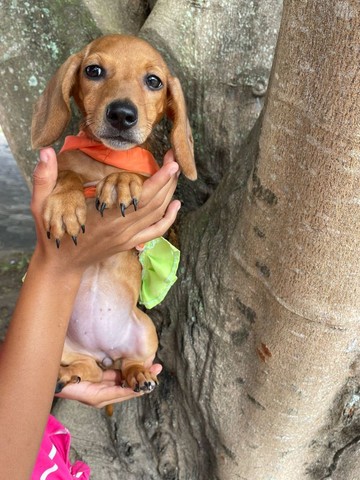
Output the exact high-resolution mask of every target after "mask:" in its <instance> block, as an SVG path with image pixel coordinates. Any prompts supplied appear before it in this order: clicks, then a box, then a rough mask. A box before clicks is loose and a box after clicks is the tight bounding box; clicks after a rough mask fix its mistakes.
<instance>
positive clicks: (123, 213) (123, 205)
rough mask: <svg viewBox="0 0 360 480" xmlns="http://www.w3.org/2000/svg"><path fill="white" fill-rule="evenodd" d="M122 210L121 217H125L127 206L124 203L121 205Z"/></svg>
mask: <svg viewBox="0 0 360 480" xmlns="http://www.w3.org/2000/svg"><path fill="white" fill-rule="evenodd" d="M120 210H121V215H122V216H123V217H125V204H124V203H120Z"/></svg>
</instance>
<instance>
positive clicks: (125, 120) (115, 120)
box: [106, 100, 138, 132]
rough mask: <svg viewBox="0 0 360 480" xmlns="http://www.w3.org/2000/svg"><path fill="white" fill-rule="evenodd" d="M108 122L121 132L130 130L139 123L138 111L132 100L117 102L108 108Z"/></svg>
mask: <svg viewBox="0 0 360 480" xmlns="http://www.w3.org/2000/svg"><path fill="white" fill-rule="evenodd" d="M106 121H107V122H108V123H109V124H110V125H111V126H112V127H113V128H115V129H116V130H118V131H119V132H122V131H124V130H129V129H130V128H132V127H134V126H135V125H136V124H137V122H138V110H137V108H136V106H135V105H134V104H133V103H132V102H131V101H130V100H116V101H114V102H111V103H110V104H109V105H108V106H107V109H106Z"/></svg>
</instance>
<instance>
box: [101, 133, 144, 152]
mask: <svg viewBox="0 0 360 480" xmlns="http://www.w3.org/2000/svg"><path fill="white" fill-rule="evenodd" d="M98 138H99V140H100V141H101V142H102V143H103V144H104V145H106V146H107V147H109V148H112V149H113V150H129V149H130V148H133V147H136V146H138V145H139V143H140V142H137V141H135V140H134V139H132V138H127V137H125V136H123V135H121V134H118V135H106V134H105V135H99V136H98ZM141 143H142V142H141Z"/></svg>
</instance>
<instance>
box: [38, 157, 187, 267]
mask: <svg viewBox="0 0 360 480" xmlns="http://www.w3.org/2000/svg"><path fill="white" fill-rule="evenodd" d="M178 172H179V166H178V164H177V163H176V162H175V161H174V156H173V153H172V151H169V152H168V153H167V154H166V155H165V158H164V165H163V167H162V168H161V169H160V170H159V171H158V172H157V173H156V174H155V175H153V176H152V177H150V178H149V179H147V180H146V181H145V183H144V185H143V191H142V196H141V200H140V202H139V206H138V210H137V211H136V212H135V211H132V212H131V211H129V212H127V214H126V217H122V216H121V215H119V211H118V210H117V209H109V210H107V211H106V215H104V218H101V217H99V213H98V212H97V210H96V208H95V205H94V202H93V201H91V202H89V205H88V213H87V221H86V233H85V234H84V235H81V236H80V237H79V239H78V244H79V245H78V247H75V246H74V244H73V242H72V240H71V238H70V237H69V236H67V235H66V236H65V237H64V238H63V240H62V242H61V247H60V249H59V250H58V249H56V247H55V242H53V241H49V240H48V239H47V238H46V232H45V229H44V227H43V221H42V211H43V205H44V202H45V199H46V198H47V196H48V195H49V194H50V193H51V191H52V190H53V188H54V186H55V183H56V178H57V159H56V155H55V152H54V150H53V149H52V148H46V149H43V150H42V151H41V152H40V162H39V164H38V165H37V167H36V169H35V172H34V189H33V196H32V203H31V209H32V212H33V216H34V219H35V225H36V232H37V245H36V249H35V255H38V256H40V257H41V261H42V262H44V261H45V262H50V263H51V264H52V265H53V267H54V268H56V269H57V271H58V272H59V273H61V271H64V270H65V271H69V269H72V270H80V271H82V270H84V269H85V268H87V267H88V266H89V265H91V264H92V263H95V262H97V261H100V260H102V259H104V258H107V257H109V256H111V255H114V254H116V253H119V252H121V251H125V250H130V249H131V248H133V247H135V246H136V245H138V244H140V243H145V242H147V241H149V240H152V239H153V238H156V237H158V236H161V235H163V234H164V233H165V232H166V231H167V230H168V229H169V227H170V226H171V224H172V223H173V222H174V221H175V218H176V214H177V212H178V210H179V208H180V202H179V201H177V200H174V201H171V198H172V195H173V193H174V191H175V188H176V184H177V179H178Z"/></svg>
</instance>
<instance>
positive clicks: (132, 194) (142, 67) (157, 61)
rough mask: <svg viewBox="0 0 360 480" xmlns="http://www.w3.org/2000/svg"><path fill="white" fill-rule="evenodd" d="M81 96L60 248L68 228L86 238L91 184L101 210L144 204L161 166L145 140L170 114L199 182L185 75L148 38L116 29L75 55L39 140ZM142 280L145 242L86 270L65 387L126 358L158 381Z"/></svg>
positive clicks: (68, 157) (42, 102) (65, 158)
mask: <svg viewBox="0 0 360 480" xmlns="http://www.w3.org/2000/svg"><path fill="white" fill-rule="evenodd" d="M71 97H73V98H74V100H75V103H76V104H77V106H78V107H79V109H80V112H81V114H82V122H81V126H80V133H79V135H78V136H76V137H75V136H74V137H67V139H66V141H65V145H64V147H63V149H62V150H61V152H60V153H59V155H58V165H59V174H58V180H57V184H56V186H55V189H54V190H53V192H52V194H51V195H50V197H49V198H48V200H47V203H46V205H45V210H44V224H45V228H46V230H47V232H48V236H49V238H50V235H52V236H53V237H54V238H55V239H56V243H57V245H58V246H59V245H60V242H61V238H62V237H63V235H64V234H69V235H71V236H72V238H73V240H74V243H76V242H77V236H78V234H79V232H80V231H81V230H83V231H84V229H85V223H86V198H85V195H84V185H85V186H89V185H90V186H92V188H93V190H95V192H94V196H96V206H97V208H98V210H99V211H100V213H101V214H103V212H104V210H105V208H111V207H113V206H119V207H120V210H121V213H122V214H123V215H125V209H126V208H127V207H128V206H129V205H131V204H132V205H133V206H134V208H136V206H137V203H138V201H139V199H140V196H141V189H142V185H143V182H144V181H145V179H146V178H147V177H148V176H150V175H151V174H152V173H154V171H156V169H157V168H158V167H157V165H156V164H155V163H154V160H153V157H152V156H151V154H150V153H149V152H148V151H146V150H145V149H144V146H146V145H147V140H148V139H149V136H150V135H151V132H152V130H153V127H154V126H155V125H156V124H157V123H158V122H159V121H160V120H161V119H162V117H163V116H164V115H166V116H168V117H169V118H170V119H171V121H172V130H171V138H170V141H171V145H172V148H173V150H174V153H175V157H176V160H177V162H178V163H179V165H180V168H181V170H182V172H183V173H184V175H185V176H186V177H188V178H189V179H191V180H195V179H196V176H197V173H196V167H195V163H194V153H193V141H192V135H191V130H190V126H189V122H188V119H187V114H186V106H185V100H184V96H183V93H182V89H181V86H180V83H179V80H178V79H177V78H175V77H173V76H172V75H171V74H170V72H169V69H168V67H167V66H166V64H165V62H164V60H163V59H162V57H161V55H160V54H159V53H158V52H157V51H156V50H155V49H154V48H153V47H151V46H150V45H149V44H148V43H147V42H145V41H144V40H141V39H139V38H136V37H131V36H125V35H108V36H105V37H101V38H99V39H97V40H95V41H93V42H91V43H90V44H89V45H87V46H86V47H85V48H84V49H83V50H81V51H80V52H78V53H75V54H74V55H72V56H71V57H70V58H69V59H68V60H66V62H65V63H64V64H63V65H62V66H61V67H60V68H59V70H58V71H57V72H56V73H55V75H54V76H53V78H52V79H51V80H50V82H49V84H48V86H47V87H46V89H45V91H44V93H43V94H42V96H41V97H40V98H39V100H38V101H37V103H36V105H35V109H34V116H33V122H32V144H33V147H34V148H41V147H45V146H48V145H51V144H53V143H54V142H55V141H56V140H57V139H58V138H59V137H60V136H61V135H62V133H63V132H64V130H65V128H66V126H67V124H68V122H69V120H70V117H71V110H70V98H71ZM134 152H135V153H136V155H135V153H134ZM138 154H139V155H138ZM119 155H120V157H121V158H120V157H119ZM118 157H119V158H120V161H119V162H118V160H116V159H117V158H118ZM140 285H141V265H140V262H139V260H138V255H137V253H136V251H135V250H134V251H129V252H122V253H120V254H117V255H115V256H113V257H111V258H109V259H108V260H106V261H103V262H101V263H100V264H96V265H93V266H92V267H91V268H89V269H87V270H86V272H85V273H84V276H83V279H82V283H81V286H80V289H79V292H78V295H77V298H76V301H75V305H74V310H73V313H72V317H71V320H70V324H69V328H68V332H67V337H66V341H65V346H64V352H63V356H62V360H61V366H60V372H59V379H58V384H57V391H58V392H59V391H61V389H62V388H63V387H64V386H65V385H66V384H68V383H70V382H79V381H81V380H82V381H85V380H87V381H90V382H99V381H100V380H101V378H102V370H103V369H104V368H114V366H120V369H121V372H122V377H123V378H124V379H125V381H126V383H127V385H128V386H129V387H131V388H133V389H134V390H136V391H139V390H142V391H145V392H149V391H151V390H152V389H153V388H154V386H155V384H156V383H157V381H156V378H155V377H154V376H153V375H152V374H151V373H150V372H149V370H148V368H146V366H145V365H144V362H145V360H146V359H149V358H154V357H155V354H156V351H157V346H158V340H157V335H156V331H155V327H154V325H153V323H152V321H151V320H150V318H149V317H148V316H147V315H146V314H145V313H144V312H142V311H141V310H140V309H139V308H137V301H138V298H139V291H140Z"/></svg>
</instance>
